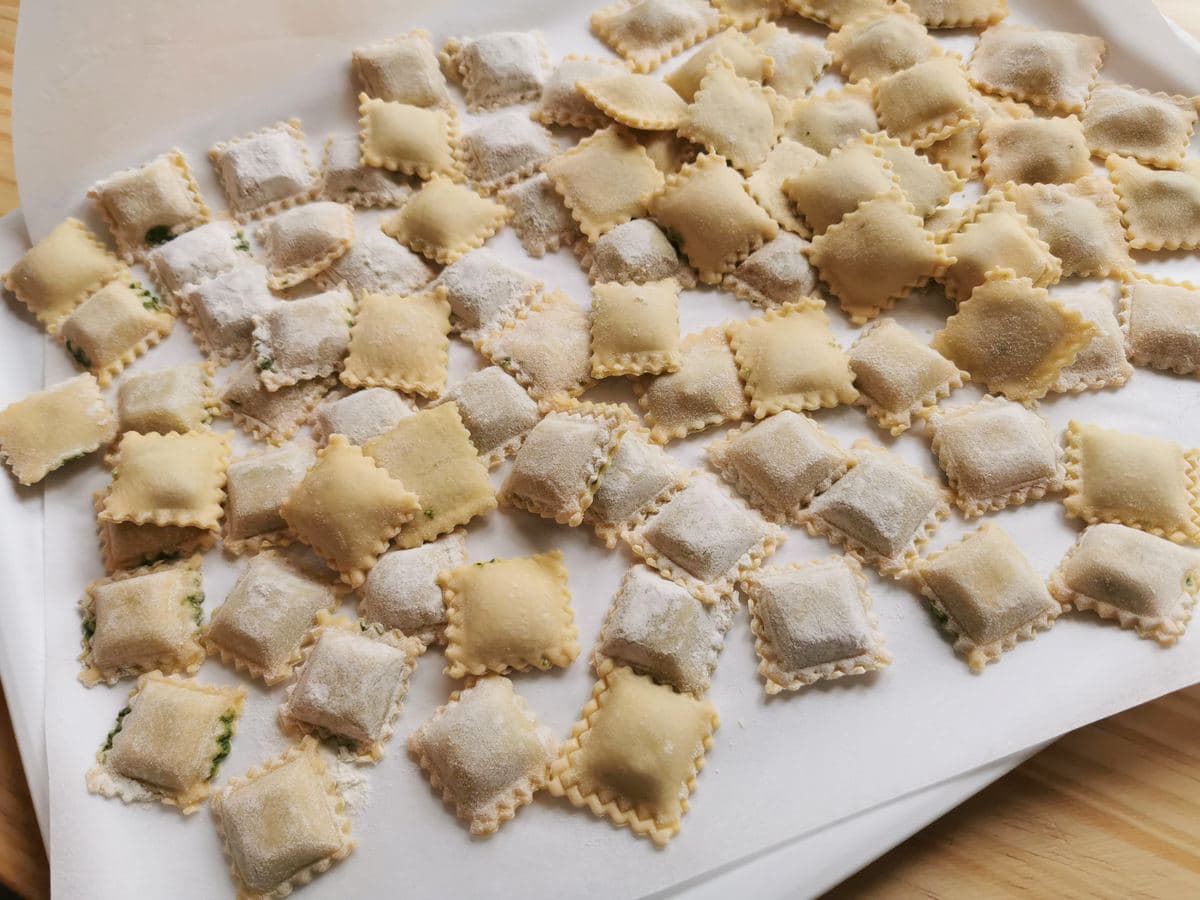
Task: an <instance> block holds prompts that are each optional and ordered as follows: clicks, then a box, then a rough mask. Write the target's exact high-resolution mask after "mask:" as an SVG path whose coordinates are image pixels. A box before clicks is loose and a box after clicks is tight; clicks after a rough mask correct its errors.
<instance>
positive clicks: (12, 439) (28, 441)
mask: <svg viewBox="0 0 1200 900" xmlns="http://www.w3.org/2000/svg"><path fill="white" fill-rule="evenodd" d="M116 434H117V417H116V416H115V415H114V414H113V411H112V409H111V408H110V407H109V405H108V403H107V402H106V401H105V399H104V395H103V394H102V393H100V387H99V385H98V384H97V382H96V379H95V377H94V376H93V375H90V374H88V373H84V374H83V375H76V376H75V377H74V378H69V379H67V380H66V381H63V382H60V383H59V384H55V385H51V386H50V387H48V388H46V389H44V390H41V391H38V392H37V393H34V394H30V395H29V396H28V397H25V398H24V399H22V400H18V401H16V402H15V403H10V404H9V405H8V406H6V407H5V408H4V409H2V410H0V459H3V460H4V462H5V464H7V465H8V467H9V468H10V469H11V470H12V473H13V476H14V477H15V478H16V479H17V481H18V483H20V484H24V485H30V484H37V483H38V482H39V481H41V480H42V479H43V478H45V477H46V476H47V475H48V474H50V473H51V472H53V471H54V470H55V469H57V468H59V467H60V466H63V465H65V464H66V463H68V462H70V461H72V460H75V459H81V458H82V457H84V456H87V455H88V454H89V453H91V452H92V451H93V450H96V449H97V448H99V447H100V446H101V445H102V444H107V443H108V442H109V441H111V440H112V439H113V438H114V437H115V436H116Z"/></svg>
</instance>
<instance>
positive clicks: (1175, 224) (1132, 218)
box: [1105, 155, 1200, 250]
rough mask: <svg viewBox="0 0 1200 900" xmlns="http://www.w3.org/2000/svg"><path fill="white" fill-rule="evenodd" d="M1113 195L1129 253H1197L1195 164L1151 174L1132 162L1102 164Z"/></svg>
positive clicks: (1199, 217) (1199, 181)
mask: <svg viewBox="0 0 1200 900" xmlns="http://www.w3.org/2000/svg"><path fill="white" fill-rule="evenodd" d="M1105 165H1106V166H1107V167H1108V175H1109V178H1111V179H1112V182H1113V185H1114V186H1115V187H1116V189H1117V202H1118V203H1119V204H1120V207H1121V221H1122V222H1123V223H1124V225H1125V235H1126V237H1128V238H1129V246H1131V247H1133V249H1135V250H1197V249H1200V163H1197V161H1196V160H1188V162H1187V163H1186V164H1185V165H1184V166H1183V167H1182V168H1181V169H1178V170H1169V169H1163V170H1159V169H1151V168H1148V167H1146V166H1143V165H1141V164H1140V163H1137V162H1134V161H1133V160H1132V159H1124V158H1123V157H1119V156H1115V155H1114V156H1109V157H1108V159H1107V160H1106V162H1105Z"/></svg>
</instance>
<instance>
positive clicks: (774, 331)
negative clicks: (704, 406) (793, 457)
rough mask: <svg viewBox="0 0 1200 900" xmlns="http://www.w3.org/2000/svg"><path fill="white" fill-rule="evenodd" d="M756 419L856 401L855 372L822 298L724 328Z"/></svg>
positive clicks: (771, 310)
mask: <svg viewBox="0 0 1200 900" xmlns="http://www.w3.org/2000/svg"><path fill="white" fill-rule="evenodd" d="M726 334H727V335H728V337H729V346H730V348H731V349H732V350H733V358H734V361H735V362H736V363H737V367H738V374H739V375H740V376H741V378H742V382H743V383H744V384H745V386H746V397H747V398H748V399H749V400H750V409H751V411H752V412H753V413H754V418H756V419H762V418H764V417H766V416H769V415H772V414H773V413H777V412H781V411H783V410H785V409H790V410H793V411H795V412H802V411H804V410H807V409H820V408H822V407H830V406H838V405H839V404H842V403H853V402H854V401H855V400H857V399H858V391H857V390H855V388H854V372H853V371H851V369H850V362H849V360H848V359H847V358H846V353H845V351H844V350H842V348H841V345H839V344H838V342H837V340H836V339H835V338H834V336H833V331H832V330H831V329H830V327H829V317H828V316H827V315H826V314H825V303H824V301H822V300H813V299H808V300H804V301H801V302H800V303H789V304H787V305H785V306H782V307H780V308H779V309H769V310H767V312H766V313H765V314H764V315H761V316H756V317H754V318H752V319H747V320H746V321H744V322H735V323H732V324H730V325H728V326H726Z"/></svg>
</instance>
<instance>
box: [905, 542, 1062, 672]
mask: <svg viewBox="0 0 1200 900" xmlns="http://www.w3.org/2000/svg"><path fill="white" fill-rule="evenodd" d="M916 577H917V581H918V583H919V585H920V588H921V593H922V594H923V595H924V596H925V597H926V598H928V600H929V602H930V605H931V606H932V607H933V611H934V614H935V615H936V616H937V618H938V619H939V620H940V621H941V622H942V625H943V627H944V628H945V629H946V631H948V632H950V634H952V635H953V636H954V638H955V641H954V649H955V651H957V652H958V653H961V654H962V655H963V656H965V657H966V659H967V665H969V666H970V667H971V671H972V672H976V673H978V672H982V671H983V668H984V666H986V665H987V664H988V663H992V662H998V661H999V659H1000V656H1001V654H1003V653H1004V652H1005V651H1006V650H1012V649H1013V648H1014V647H1015V646H1016V645H1017V641H1019V640H1026V641H1028V640H1032V639H1033V638H1034V637H1035V636H1036V635H1037V632H1039V631H1045V630H1046V629H1048V628H1049V627H1050V626H1051V625H1053V624H1054V621H1055V619H1057V618H1058V617H1059V615H1061V614H1062V606H1061V605H1060V604H1059V603H1058V601H1056V600H1055V599H1054V598H1053V597H1052V596H1050V592H1049V591H1048V590H1047V589H1046V584H1045V582H1044V581H1042V577H1041V576H1040V575H1039V574H1038V573H1037V572H1035V571H1034V570H1033V567H1032V566H1031V565H1030V564H1029V560H1028V559H1026V558H1025V554H1024V553H1022V552H1021V549H1020V548H1019V547H1018V546H1017V545H1016V544H1014V543H1013V540H1012V538H1011V537H1009V536H1008V533H1007V532H1006V531H1005V530H1004V529H1003V528H1001V527H1000V526H999V525H993V524H991V523H988V524H986V525H981V526H980V527H979V528H977V529H976V530H975V531H972V532H970V533H969V534H967V535H966V537H964V538H962V539H961V540H959V541H957V542H955V543H953V544H951V545H950V546H949V547H946V548H945V549H944V550H939V551H938V552H937V553H934V554H932V555H931V556H929V557H928V558H926V559H923V560H921V561H920V562H919V563H918V564H917V569H916Z"/></svg>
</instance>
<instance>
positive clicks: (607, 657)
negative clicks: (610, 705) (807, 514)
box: [592, 565, 738, 697]
mask: <svg viewBox="0 0 1200 900" xmlns="http://www.w3.org/2000/svg"><path fill="white" fill-rule="evenodd" d="M737 606H738V604H737V599H736V598H734V597H725V598H723V599H722V600H721V601H720V602H719V603H716V604H714V605H713V606H706V605H704V604H703V603H701V602H700V601H699V600H697V599H696V598H695V597H693V596H692V595H691V593H690V592H689V591H688V590H687V589H686V588H684V587H681V586H680V585H678V584H676V583H675V582H673V581H668V580H667V579H666V578H663V577H662V576H661V575H659V574H658V573H657V572H655V571H654V570H653V569H648V568H646V567H645V566H640V565H638V566H634V567H633V568H631V569H630V570H629V571H628V572H626V573H625V577H624V578H623V579H622V580H621V586H620V587H619V588H618V589H617V594H616V596H615V597H613V602H612V606H610V607H609V609H608V615H607V616H606V617H605V619H604V628H603V629H602V630H601V632H600V638H599V640H598V641H597V642H596V648H595V651H594V653H593V656H592V662H593V664H594V665H595V668H596V671H597V673H599V674H603V673H605V672H607V671H610V670H611V668H612V666H613V664H614V663H616V664H619V665H626V666H631V667H632V668H634V669H636V670H637V671H639V672H641V673H643V674H645V675H649V676H650V677H651V678H653V679H654V680H656V681H658V682H661V683H662V684H669V685H670V686H671V687H673V688H675V689H676V690H678V691H682V692H683V693H686V694H692V695H693V696H696V697H701V696H703V695H704V693H705V692H706V691H707V690H708V688H709V685H710V683H711V681H712V673H713V670H715V669H716V667H717V657H718V656H720V654H721V648H722V647H723V646H724V644H725V633H726V632H727V631H728V630H729V627H730V625H732V624H733V617H734V615H735V614H736V612H737Z"/></svg>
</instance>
